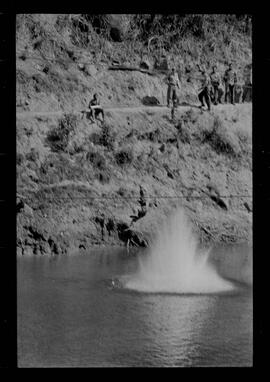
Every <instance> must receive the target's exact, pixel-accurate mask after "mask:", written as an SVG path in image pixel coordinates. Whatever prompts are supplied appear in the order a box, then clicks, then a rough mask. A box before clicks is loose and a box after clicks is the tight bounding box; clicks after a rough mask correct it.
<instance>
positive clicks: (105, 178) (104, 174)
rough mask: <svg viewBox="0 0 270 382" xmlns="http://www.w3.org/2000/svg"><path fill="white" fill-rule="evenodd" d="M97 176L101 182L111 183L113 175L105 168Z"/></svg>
mask: <svg viewBox="0 0 270 382" xmlns="http://www.w3.org/2000/svg"><path fill="white" fill-rule="evenodd" d="M96 177H97V179H98V180H99V181H100V183H102V184H105V183H109V181H110V178H111V175H110V172H109V171H108V170H104V171H99V172H98V174H97V175H96Z"/></svg>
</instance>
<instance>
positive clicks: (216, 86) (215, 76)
mask: <svg viewBox="0 0 270 382" xmlns="http://www.w3.org/2000/svg"><path fill="white" fill-rule="evenodd" d="M210 79H211V84H212V88H213V98H214V101H213V103H214V105H217V104H218V103H221V97H222V95H223V90H222V89H221V87H220V85H221V77H220V74H219V73H218V72H217V66H216V65H214V66H213V70H212V73H211V74H210Z"/></svg>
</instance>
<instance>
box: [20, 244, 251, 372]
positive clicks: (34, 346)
mask: <svg viewBox="0 0 270 382" xmlns="http://www.w3.org/2000/svg"><path fill="white" fill-rule="evenodd" d="M230 251H231V250H230ZM227 252H228V250H227ZM221 256H223V257H224V259H226V258H227V259H228V256H227V257H226V251H224V250H223V252H222V253H221ZM213 258H215V256H213ZM216 263H217V264H218V266H219V267H220V264H219V263H218V261H216ZM223 263H224V264H225V266H224V267H225V268H224V269H225V273H226V272H227V273H228V272H229V271H230V267H229V266H228V264H227V265H226V261H224V262H223ZM236 265H237V264H236ZM240 265H241V267H242V264H240ZM136 267H137V259H136V257H127V255H126V253H125V252H124V251H118V252H117V253H112V252H111V253H110V254H109V253H108V251H105V250H99V251H95V252H91V253H89V254H86V255H72V256H55V257H46V256H43V257H39V256H34V257H31V258H30V257H28V258H27V257H18V266H17V270H18V271H17V272H18V273H17V274H18V363H19V367H91V366H92V367H93V366H95V367H96V366H99V367H107V366H109V367H111V366H114V367H123V366H132V367H134V366H135V367H138V366H146V367H147V366H158V367H160V366H251V365H252V315H253V312H252V286H251V285H245V284H239V283H237V284H236V286H237V287H236V290H235V291H233V292H230V293H225V294H211V295H176V294H172V295H170V294H142V293H137V292H130V291H127V290H122V289H112V288H111V283H110V280H111V279H112V278H115V277H119V276H122V275H126V274H131V273H133V272H134V270H135V269H136ZM221 268H222V267H221ZM235 269H236V266H235V267H233V270H234V273H237V271H235ZM240 273H241V272H240V271H239V272H238V273H237V274H240ZM241 274H242V273H241ZM226 276H228V274H226ZM245 276H246V273H245ZM239 281H243V280H242V279H240V280H239Z"/></svg>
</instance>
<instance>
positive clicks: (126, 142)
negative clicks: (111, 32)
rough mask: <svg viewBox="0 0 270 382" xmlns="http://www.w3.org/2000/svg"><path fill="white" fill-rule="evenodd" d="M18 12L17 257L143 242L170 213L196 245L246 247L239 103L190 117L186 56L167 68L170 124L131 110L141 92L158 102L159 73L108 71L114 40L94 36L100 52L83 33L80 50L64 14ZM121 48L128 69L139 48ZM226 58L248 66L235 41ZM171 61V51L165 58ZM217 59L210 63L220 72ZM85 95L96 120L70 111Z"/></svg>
mask: <svg viewBox="0 0 270 382" xmlns="http://www.w3.org/2000/svg"><path fill="white" fill-rule="evenodd" d="M20 16H24V17H21V18H19V20H18V25H17V28H18V34H17V195H18V196H17V247H18V252H19V253H24V254H26V253H29V254H30V253H35V254H37V253H61V252H69V251H74V250H83V249H86V248H88V247H89V246H91V245H100V244H106V245H107V244H110V245H113V244H115V245H122V244H126V243H127V241H128V240H130V239H131V244H133V245H141V246H145V245H147V244H148V243H149V241H150V240H151V239H152V238H153V236H154V234H155V232H156V228H157V226H158V225H159V224H160V223H161V220H162V219H163V218H164V217H166V215H167V214H168V213H170V212H171V211H173V210H175V208H177V207H178V206H182V207H184V208H185V210H186V212H187V213H188V215H189V216H190V218H191V220H192V222H193V223H194V229H195V230H196V231H197V233H198V235H199V238H200V240H201V242H202V243H209V242H243V241H248V242H251V239H252V237H251V229H252V213H251V212H252V198H251V194H252V157H251V152H252V140H251V129H252V127H251V124H252V105H251V104H238V105H235V106H232V105H219V106H215V107H214V108H213V111H212V112H211V113H208V112H202V111H200V110H199V109H198V108H197V107H196V105H197V103H198V101H197V86H198V83H197V82H196V81H195V80H194V81H193V80H192V81H190V80H189V77H188V76H187V75H186V74H185V73H186V67H187V65H189V61H190V55H188V54H186V55H184V56H183V57H182V58H181V60H182V61H181V62H182V63H181V65H180V64H179V65H180V66H179V68H180V67H182V71H180V74H181V73H182V74H183V75H182V76H181V91H180V101H181V102H182V103H183V102H185V103H186V104H187V106H185V107H179V108H178V110H177V113H176V119H175V121H171V119H170V110H169V109H167V108H166V107H161V106H158V107H152V108H151V107H145V106H144V105H143V100H144V97H146V96H154V97H156V98H157V99H158V101H159V103H160V105H162V104H164V103H165V95H166V85H165V82H164V74H158V75H156V76H150V75H148V74H145V73H141V72H122V71H110V70H108V65H109V64H110V62H111V59H112V58H113V57H114V56H115V55H116V52H120V51H121V52H127V51H126V50H125V49H126V48H127V45H125V43H113V42H109V41H106V40H103V45H102V49H101V48H100V47H99V45H98V44H99V43H101V40H100V39H99V38H98V37H97V36H96V35H94V34H93V33H92V34H91V35H90V37H89V33H88V37H89V38H91V41H90V43H89V44H88V47H87V48H85V47H82V46H81V45H80V43H78V41H79V42H80V41H81V40H80V39H81V37H82V33H81V32H80V34H78V35H76V33H75V32H76V31H77V29H76V28H75V29H74V22H73V21H74V20H73V19H72V17H70V18H69V17H68V18H63V17H62V16H61V15H20ZM63 20H64V22H63ZM69 20H70V22H69ZM72 20H73V21H72ZM61 22H62V24H61ZM76 36H77V37H76ZM76 38H78V39H79V40H78V39H77V40H76ZM239 41H240V40H239ZM104 44H105V45H106V44H107V45H106V46H107V47H106V46H105V45H104ZM197 48H198V49H199V45H198V47H197ZM198 51H199V50H198ZM99 52H103V53H102V55H99ZM106 52H107V53H106ZM113 52H115V54H113ZM105 53H106V54H105ZM131 53H132V52H130V55H129V56H127V61H128V62H129V63H132V64H138V63H139V61H138V60H139V52H135V50H134V52H133V55H132V54H131ZM236 53H237V54H238V56H237V59H238V62H239V65H240V64H241V65H244V64H245V63H246V62H248V60H250V55H251V51H250V48H249V47H248V45H247V43H246V42H245V41H243V42H242V45H241V44H240V45H239V52H236ZM226 54H227V53H226ZM228 55H229V53H228ZM178 59H179V60H180V58H179V57H178V56H177V55H174V56H172V62H174V63H177V60H178ZM226 59H227V57H225V58H224V60H223V59H221V57H220V67H221V68H223V67H224V63H225V60H226ZM195 64H196V62H195V63H194V66H195ZM189 73H190V72H189ZM96 91H98V92H99V94H100V96H101V98H102V101H103V104H104V107H105V124H104V125H102V124H101V123H99V122H97V123H96V124H91V123H90V121H89V120H88V119H87V118H86V117H85V116H83V115H82V114H81V113H80V111H81V110H82V109H84V108H85V107H86V106H87V102H88V100H89V97H90V96H91V95H92V94H93V92H96ZM140 185H141V186H143V188H144V190H145V195H146V201H147V213H146V215H145V216H144V217H142V218H141V219H139V220H137V221H136V222H135V223H134V224H133V225H132V226H130V224H131V221H132V216H136V215H137V213H138V210H140V205H139V202H138V199H139V186H140Z"/></svg>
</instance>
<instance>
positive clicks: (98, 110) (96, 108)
mask: <svg viewBox="0 0 270 382" xmlns="http://www.w3.org/2000/svg"><path fill="white" fill-rule="evenodd" d="M88 107H89V110H90V113H89V116H90V120H91V121H92V122H95V120H96V117H97V116H98V115H99V114H101V115H102V122H104V111H103V108H102V106H101V104H100V99H99V97H98V95H97V93H95V94H94V96H93V98H92V99H91V100H90V102H89V105H88Z"/></svg>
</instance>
